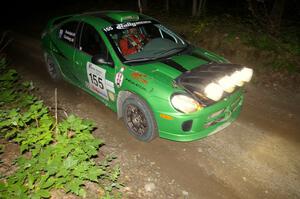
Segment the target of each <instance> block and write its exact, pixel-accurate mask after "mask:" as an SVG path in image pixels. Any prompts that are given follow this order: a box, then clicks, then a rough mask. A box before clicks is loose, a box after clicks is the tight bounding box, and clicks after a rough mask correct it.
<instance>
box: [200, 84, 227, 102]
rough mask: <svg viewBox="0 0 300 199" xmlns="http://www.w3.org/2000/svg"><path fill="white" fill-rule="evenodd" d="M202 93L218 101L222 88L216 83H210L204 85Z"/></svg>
mask: <svg viewBox="0 0 300 199" xmlns="http://www.w3.org/2000/svg"><path fill="white" fill-rule="evenodd" d="M204 93H205V95H206V97H208V98H209V99H211V100H214V101H218V100H219V99H221V97H222V95H223V89H222V87H221V86H220V85H218V84H216V83H210V84H208V85H207V86H206V87H205V89H204Z"/></svg>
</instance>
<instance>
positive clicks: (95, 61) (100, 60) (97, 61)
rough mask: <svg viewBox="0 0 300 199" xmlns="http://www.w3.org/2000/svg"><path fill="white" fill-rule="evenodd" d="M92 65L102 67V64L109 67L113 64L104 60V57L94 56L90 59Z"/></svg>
mask: <svg viewBox="0 0 300 199" xmlns="http://www.w3.org/2000/svg"><path fill="white" fill-rule="evenodd" d="M92 63H93V64H96V65H102V64H105V65H109V66H113V65H114V64H113V62H111V61H107V60H106V58H104V56H103V55H101V54H97V55H94V56H93V57H92Z"/></svg>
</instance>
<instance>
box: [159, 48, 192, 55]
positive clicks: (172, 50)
mask: <svg viewBox="0 0 300 199" xmlns="http://www.w3.org/2000/svg"><path fill="white" fill-rule="evenodd" d="M186 47H187V46H180V47H175V48H172V49H168V50H166V51H163V52H160V53H159V54H158V53H157V54H158V56H157V57H163V56H164V55H166V54H173V53H175V52H176V53H180V52H182V51H183V50H184V49H186ZM178 50H179V51H178Z"/></svg>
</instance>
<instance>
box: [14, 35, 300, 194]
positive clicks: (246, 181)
mask: <svg viewBox="0 0 300 199" xmlns="http://www.w3.org/2000/svg"><path fill="white" fill-rule="evenodd" d="M9 54H10V57H11V58H12V60H13V61H14V62H13V63H14V67H15V68H17V70H18V71H19V73H21V74H22V75H23V76H24V78H25V79H27V80H32V81H33V82H34V85H36V86H37V87H38V88H39V91H38V93H39V95H40V96H41V98H42V99H44V100H45V102H46V104H47V105H49V106H54V105H53V104H54V97H53V93H54V88H58V98H59V102H58V103H59V107H61V108H63V109H65V110H66V112H67V113H69V114H70V113H74V114H77V115H79V116H81V117H83V118H89V119H92V120H94V121H95V122H96V124H97V126H98V129H97V130H96V131H95V135H96V136H97V137H99V138H102V139H104V140H105V142H106V146H105V147H104V150H105V151H107V152H112V153H114V154H115V155H117V156H118V161H119V162H120V166H121V169H122V181H123V182H124V183H125V188H124V189H123V192H124V193H125V194H124V197H126V198H155V199H156V198H197V199H198V198H230V199H232V198H300V155H299V152H300V130H299V128H298V127H299V126H300V119H299V116H300V94H299V93H292V92H288V91H285V90H282V91H276V92H273V91H269V90H267V89H263V88H258V87H257V86H255V85H250V86H249V87H248V89H247V90H248V92H247V93H246V100H245V104H244V107H243V110H242V113H241V115H240V117H239V118H238V119H237V121H235V122H234V123H233V124H232V125H231V126H229V127H228V128H226V129H225V130H222V131H221V132H220V133H218V134H215V135H213V136H211V137H208V138H205V139H202V140H198V141H194V142H187V143H179V142H172V141H168V140H164V139H160V138H158V139H156V140H154V141H153V142H151V143H142V142H139V141H137V140H135V139H134V138H133V137H131V136H130V135H129V134H128V133H127V130H126V128H125V126H124V125H123V122H122V121H121V120H117V116H116V114H115V113H114V112H112V111H111V110H110V109H108V108H107V107H105V106H104V105H103V104H102V103H100V102H98V101H97V100H95V99H94V98H93V97H91V96H90V95H88V94H86V93H85V92H83V91H81V90H79V89H78V88H76V87H74V86H71V85H69V84H67V83H65V82H59V83H54V82H53V81H52V80H50V78H49V76H48V75H47V73H46V70H45V67H44V63H43V58H42V50H41V49H40V47H39V42H38V40H37V39H32V38H28V37H21V36H18V37H16V40H15V42H14V44H13V46H12V48H11V49H10V53H9Z"/></svg>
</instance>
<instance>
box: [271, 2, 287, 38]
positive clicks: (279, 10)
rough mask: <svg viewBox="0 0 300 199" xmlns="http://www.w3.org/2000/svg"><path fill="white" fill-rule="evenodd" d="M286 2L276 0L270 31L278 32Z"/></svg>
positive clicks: (272, 32)
mask: <svg viewBox="0 0 300 199" xmlns="http://www.w3.org/2000/svg"><path fill="white" fill-rule="evenodd" d="M284 3H285V0H275V2H274V4H273V7H272V11H271V14H270V32H271V34H275V35H276V34H278V32H279V29H280V25H281V19H282V15H283V11H284Z"/></svg>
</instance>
